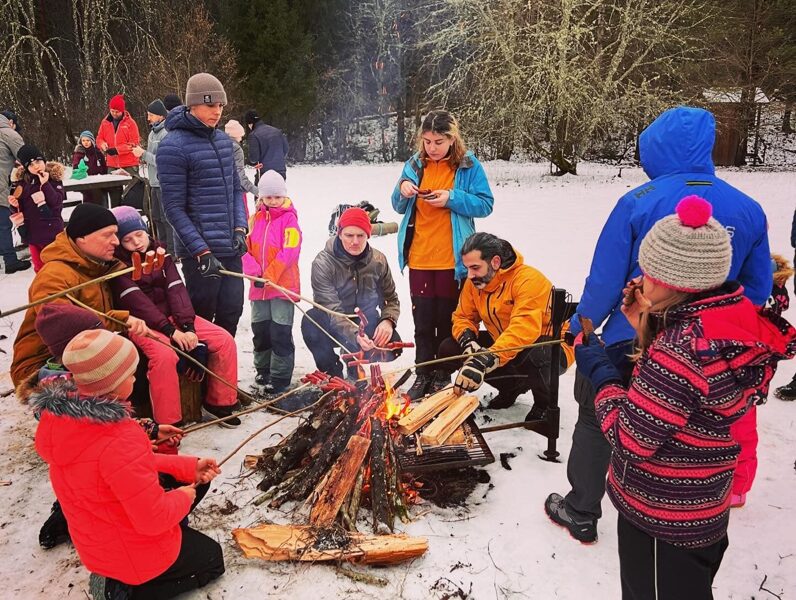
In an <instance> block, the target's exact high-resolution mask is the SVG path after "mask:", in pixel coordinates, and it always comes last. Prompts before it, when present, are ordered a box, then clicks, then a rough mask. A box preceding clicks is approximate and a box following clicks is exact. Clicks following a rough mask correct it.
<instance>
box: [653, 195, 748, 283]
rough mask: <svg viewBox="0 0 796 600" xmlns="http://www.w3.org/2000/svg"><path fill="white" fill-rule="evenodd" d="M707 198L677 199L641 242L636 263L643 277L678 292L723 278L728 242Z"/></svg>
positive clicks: (729, 249)
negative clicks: (669, 212) (668, 213)
mask: <svg viewBox="0 0 796 600" xmlns="http://www.w3.org/2000/svg"><path fill="white" fill-rule="evenodd" d="M712 215H713V207H712V206H711V204H710V202H708V201H707V200H705V199H704V198H701V197H699V196H696V195H692V196H686V197H685V198H683V199H682V200H680V202H678V204H677V207H676V209H675V214H673V215H669V216H668V217H664V218H663V219H661V220H660V221H658V222H657V223H655V225H654V226H653V227H652V229H650V230H649V232H647V235H646V236H645V237H644V239H643V240H642V242H641V247H640V248H639V253H638V263H639V266H640V267H641V270H642V272H643V273H644V276H645V277H648V278H650V279H652V280H653V281H654V282H656V283H658V284H660V285H664V286H666V287H668V288H671V289H674V290H678V291H681V292H701V291H704V290H711V289H714V288H717V287H719V286H720V285H721V284H723V283H724V282H725V281H726V280H727V275H729V273H730V265H731V263H732V245H731V244H730V236H729V234H728V233H727V230H726V229H725V228H724V226H722V224H721V223H719V222H718V221H717V220H716V219H714V218H713V216H712Z"/></svg>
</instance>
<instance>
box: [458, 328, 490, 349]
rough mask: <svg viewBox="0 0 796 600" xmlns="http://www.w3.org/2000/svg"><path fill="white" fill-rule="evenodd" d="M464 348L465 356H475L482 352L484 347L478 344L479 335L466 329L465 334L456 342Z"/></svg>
mask: <svg viewBox="0 0 796 600" xmlns="http://www.w3.org/2000/svg"><path fill="white" fill-rule="evenodd" d="M456 341H457V342H459V346H461V348H462V353H463V354H474V353H476V352H481V351H482V350H483V349H484V347H483V346H482V345H481V344H479V343H478V335H476V333H475V332H473V330H472V329H465V330H464V333H462V334H461V335H460V336H459V339H458V340H456Z"/></svg>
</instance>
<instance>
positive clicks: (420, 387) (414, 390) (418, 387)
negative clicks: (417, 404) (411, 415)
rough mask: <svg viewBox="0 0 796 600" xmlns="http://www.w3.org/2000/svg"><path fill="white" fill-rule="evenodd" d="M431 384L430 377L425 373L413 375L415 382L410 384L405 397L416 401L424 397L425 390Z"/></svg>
mask: <svg viewBox="0 0 796 600" xmlns="http://www.w3.org/2000/svg"><path fill="white" fill-rule="evenodd" d="M430 384H431V376H430V375H429V374H427V373H417V374H416V375H415V382H414V383H413V384H412V387H410V388H409V391H408V392H406V394H407V396H409V397H410V398H411V399H412V400H417V399H418V398H422V397H423V396H425V395H426V390H427V389H428V386H429V385H430Z"/></svg>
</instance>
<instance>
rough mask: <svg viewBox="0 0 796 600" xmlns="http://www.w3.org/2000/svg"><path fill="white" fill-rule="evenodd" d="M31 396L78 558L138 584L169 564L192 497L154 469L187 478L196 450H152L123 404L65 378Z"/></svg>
mask: <svg viewBox="0 0 796 600" xmlns="http://www.w3.org/2000/svg"><path fill="white" fill-rule="evenodd" d="M31 403H32V405H33V407H34V409H35V410H36V412H37V413H38V414H39V425H38V428H37V429H36V451H37V452H38V453H39V455H40V456H41V457H42V458H43V459H44V461H45V462H46V463H47V464H48V466H49V468H50V482H51V483H52V486H53V490H55V495H56V496H57V497H58V501H59V502H60V503H61V508H62V509H63V511H64V515H65V516H66V520H67V523H68V524H69V534H70V536H71V538H72V542H73V543H74V545H75V550H77V553H78V555H79V556H80V560H81V561H82V563H83V565H85V567H86V568H87V569H88V570H89V571H91V572H92V573H96V574H98V575H102V576H104V577H112V578H113V579H117V580H119V581H121V582H123V583H127V584H130V585H139V584H141V583H144V582H146V581H149V580H150V579H153V578H154V577H157V576H158V575H160V574H161V573H163V572H164V571H165V570H166V569H168V568H169V567H170V566H171V565H172V564H173V563H174V561H175V560H177V555H178V554H179V551H180V545H181V543H182V531H181V529H180V525H179V523H180V521H181V520H182V519H183V518H184V517H185V516H186V515H187V514H188V512H189V511H190V509H191V499H190V498H189V497H188V495H187V494H185V493H183V492H180V491H178V490H172V491H169V492H167V491H165V490H164V489H163V488H162V487H161V486H160V483H159V482H158V473H168V474H170V475H172V476H173V477H174V478H175V479H177V481H181V482H185V483H191V482H193V481H194V478H195V476H196V461H197V459H196V458H195V457H191V456H174V455H164V454H155V453H153V452H152V447H151V442H150V441H149V439H148V438H147V434H146V433H144V430H143V429H142V428H141V426H140V425H139V424H138V423H136V422H135V421H134V420H133V419H131V418H130V415H129V413H128V409H127V407H126V406H125V405H124V404H122V403H120V402H118V401H115V400H110V399H107V398H102V397H84V396H80V395H79V394H78V393H77V389H76V388H75V387H74V384H73V383H72V382H69V381H65V380H58V381H54V382H52V383H50V384H47V385H44V386H42V387H41V388H40V390H39V391H38V392H36V393H34V394H33V396H32V397H31Z"/></svg>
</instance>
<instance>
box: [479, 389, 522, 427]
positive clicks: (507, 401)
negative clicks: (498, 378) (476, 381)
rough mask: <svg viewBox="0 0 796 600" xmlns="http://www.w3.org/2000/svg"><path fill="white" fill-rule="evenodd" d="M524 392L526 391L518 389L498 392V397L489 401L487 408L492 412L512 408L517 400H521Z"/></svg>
mask: <svg viewBox="0 0 796 600" xmlns="http://www.w3.org/2000/svg"><path fill="white" fill-rule="evenodd" d="M524 391H525V390H521V389H518V388H514V389H509V390H502V391H498V395H497V396H495V397H494V398H492V400H490V401H489V404H488V405H487V408H488V409H490V410H494V409H500V408H509V407H510V406H513V405H514V402H516V401H517V398H519V396H520V394H522V393H523V392H524ZM526 420H527V419H526Z"/></svg>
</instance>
